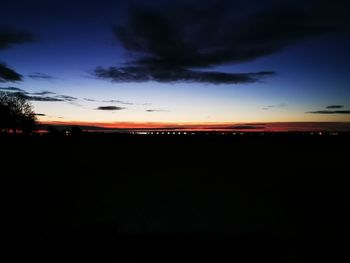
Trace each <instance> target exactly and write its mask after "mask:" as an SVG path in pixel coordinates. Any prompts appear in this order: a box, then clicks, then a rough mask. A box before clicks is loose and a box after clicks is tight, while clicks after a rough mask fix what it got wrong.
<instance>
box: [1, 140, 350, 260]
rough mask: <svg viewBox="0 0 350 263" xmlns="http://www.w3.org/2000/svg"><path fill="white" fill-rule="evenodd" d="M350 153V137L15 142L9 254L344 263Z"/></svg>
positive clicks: (9, 149)
mask: <svg viewBox="0 0 350 263" xmlns="http://www.w3.org/2000/svg"><path fill="white" fill-rule="evenodd" d="M349 146H350V140H349V136H346V135H343V136H327V137H324V136H313V137H312V136H297V135H289V136H287V135H275V136H238V137H234V136H232V137H228V136H176V137H172V136H160V137H152V136H135V135H134V136H131V135H119V136H116V135H86V136H82V137H79V138H73V137H45V136H44V137H30V138H11V137H7V138H4V137H3V138H0V151H1V159H0V160H1V171H0V173H1V182H0V187H1V189H0V190H1V201H2V208H1V239H2V243H3V245H2V246H1V250H2V255H8V256H10V258H12V259H13V260H16V259H25V260H30V259H35V260H45V261H47V262H51V261H53V260H57V259H61V260H71V259H75V260H85V259H93V260H95V261H101V262H104V261H107V259H114V260H115V261H118V260H120V261H119V262H124V261H126V262H129V261H130V262H131V261H140V260H142V261H146V260H148V259H150V260H151V262H154V261H162V262H169V261H170V262H171V261H174V262H180V261H185V260H191V261H192V262H202V261H204V260H209V261H211V262H248V261H255V262H257V261H269V262H315V261H318V260H319V259H321V258H323V259H324V257H329V259H330V260H331V262H339V260H340V258H341V257H343V256H345V255H346V252H347V246H346V242H343V238H345V240H347V239H348V237H347V236H346V234H345V230H346V225H347V222H346V221H345V213H346V212H347V210H348V202H347V198H346V197H347V195H348V191H349V185H348V183H346V177H348V174H349V149H350V148H349ZM235 260H238V261H235ZM108 261H110V260H108Z"/></svg>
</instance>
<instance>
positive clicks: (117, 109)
mask: <svg viewBox="0 0 350 263" xmlns="http://www.w3.org/2000/svg"><path fill="white" fill-rule="evenodd" d="M124 109H126V108H124V107H117V106H100V107H98V108H97V109H96V110H102V111H119V110H124Z"/></svg>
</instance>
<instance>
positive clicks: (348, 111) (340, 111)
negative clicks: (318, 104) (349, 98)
mask: <svg viewBox="0 0 350 263" xmlns="http://www.w3.org/2000/svg"><path fill="white" fill-rule="evenodd" d="M307 113H311V114H350V110H335V111H333V110H320V111H310V112H307Z"/></svg>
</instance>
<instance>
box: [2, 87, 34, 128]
mask: <svg viewBox="0 0 350 263" xmlns="http://www.w3.org/2000/svg"><path fill="white" fill-rule="evenodd" d="M35 126H36V114H35V112H34V110H33V106H32V105H31V104H30V103H29V102H28V101H27V100H26V98H24V97H23V96H20V95H18V94H13V93H8V92H2V91H0V134H4V133H5V134H7V133H14V134H19V133H21V134H30V133H32V131H33V130H34V128H35Z"/></svg>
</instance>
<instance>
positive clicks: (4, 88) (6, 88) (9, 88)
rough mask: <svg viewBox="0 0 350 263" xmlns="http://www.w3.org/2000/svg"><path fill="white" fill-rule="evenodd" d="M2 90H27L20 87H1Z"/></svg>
mask: <svg viewBox="0 0 350 263" xmlns="http://www.w3.org/2000/svg"><path fill="white" fill-rule="evenodd" d="M0 90H3V91H9V92H13V91H15V92H25V91H24V90H23V89H20V88H15V87H0Z"/></svg>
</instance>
